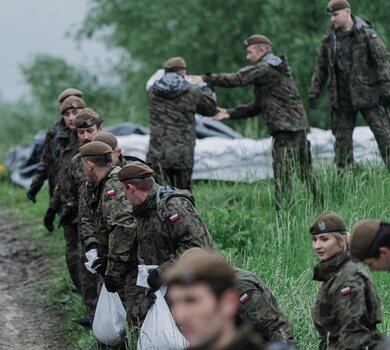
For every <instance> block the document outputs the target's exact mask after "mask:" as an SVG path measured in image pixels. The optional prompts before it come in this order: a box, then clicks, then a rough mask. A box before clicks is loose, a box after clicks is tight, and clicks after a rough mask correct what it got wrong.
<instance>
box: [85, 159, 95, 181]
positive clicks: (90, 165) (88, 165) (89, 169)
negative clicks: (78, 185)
mask: <svg viewBox="0 0 390 350" xmlns="http://www.w3.org/2000/svg"><path fill="white" fill-rule="evenodd" d="M83 171H84V174H85V175H86V176H87V177H88V178H89V179H90V180H93V163H92V162H90V161H88V160H85V159H83Z"/></svg>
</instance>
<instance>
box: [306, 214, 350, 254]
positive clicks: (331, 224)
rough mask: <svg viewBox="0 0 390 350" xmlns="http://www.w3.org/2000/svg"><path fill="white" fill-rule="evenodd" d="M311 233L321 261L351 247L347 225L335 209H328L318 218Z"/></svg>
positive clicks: (314, 247)
mask: <svg viewBox="0 0 390 350" xmlns="http://www.w3.org/2000/svg"><path fill="white" fill-rule="evenodd" d="M310 233H311V234H312V245H313V249H314V251H315V252H316V254H317V256H318V258H319V259H320V261H326V260H329V259H332V258H333V257H334V256H336V255H337V254H339V253H342V252H344V251H345V250H347V249H348V248H349V243H348V237H349V236H348V231H347V227H346V226H345V223H344V221H343V219H341V217H340V216H339V215H338V214H336V213H335V212H334V211H327V212H325V213H323V214H321V215H320V216H319V217H318V218H316V219H315V221H314V223H313V225H312V226H311V228H310Z"/></svg>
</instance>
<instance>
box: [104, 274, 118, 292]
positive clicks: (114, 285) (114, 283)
mask: <svg viewBox="0 0 390 350" xmlns="http://www.w3.org/2000/svg"><path fill="white" fill-rule="evenodd" d="M118 284H119V283H118V280H117V279H116V278H115V277H112V276H105V277H104V285H105V286H106V289H107V291H109V292H110V293H115V292H117V291H118Z"/></svg>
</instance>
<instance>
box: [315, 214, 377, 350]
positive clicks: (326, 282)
mask: <svg viewBox="0 0 390 350" xmlns="http://www.w3.org/2000/svg"><path fill="white" fill-rule="evenodd" d="M310 233H311V234H312V236H313V249H314V250H315V251H316V254H317V255H318V257H319V259H320V263H319V264H318V265H317V266H316V267H315V269H314V280H316V281H320V282H322V284H321V287H320V290H319V292H318V295H317V298H316V302H315V305H314V308H313V310H312V318H313V321H314V325H315V327H316V329H317V331H318V333H319V336H320V337H319V339H320V346H319V349H320V350H325V349H327V350H340V349H351V350H355V349H356V350H360V349H374V348H375V347H376V346H377V345H378V344H379V343H380V342H381V340H382V339H383V334H382V333H380V332H379V331H378V330H377V324H379V323H381V322H382V312H381V307H380V301H379V297H378V295H377V293H376V290H375V287H374V285H373V283H372V282H371V279H370V277H369V276H368V275H367V273H366V272H365V271H364V270H362V269H361V268H360V267H359V266H358V265H357V264H356V263H355V262H353V261H352V260H351V258H350V251H349V247H348V233H347V228H346V226H345V224H344V222H343V220H342V219H341V218H340V217H339V216H338V215H337V214H336V213H334V212H326V213H323V214H322V215H320V216H319V217H318V218H317V219H316V220H315V222H314V224H313V225H312V227H311V228H310Z"/></svg>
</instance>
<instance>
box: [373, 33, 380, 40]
mask: <svg viewBox="0 0 390 350" xmlns="http://www.w3.org/2000/svg"><path fill="white" fill-rule="evenodd" d="M371 38H372V39H374V40H376V39H378V38H379V36H378V34H376V33H374V34H372V35H371Z"/></svg>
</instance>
